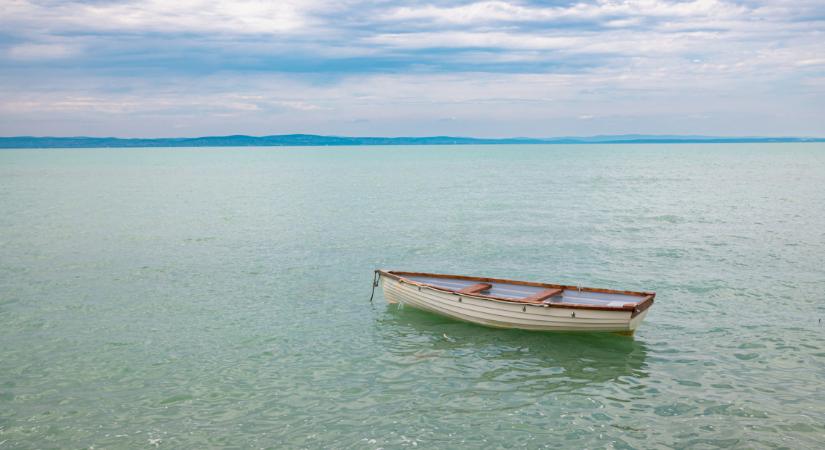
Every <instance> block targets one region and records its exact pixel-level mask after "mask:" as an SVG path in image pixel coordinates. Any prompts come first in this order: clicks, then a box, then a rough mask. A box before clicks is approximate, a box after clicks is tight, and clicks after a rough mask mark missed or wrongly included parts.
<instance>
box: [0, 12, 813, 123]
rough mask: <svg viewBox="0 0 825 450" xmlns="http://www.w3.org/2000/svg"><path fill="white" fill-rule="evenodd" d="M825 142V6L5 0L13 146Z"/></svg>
mask: <svg viewBox="0 0 825 450" xmlns="http://www.w3.org/2000/svg"><path fill="white" fill-rule="evenodd" d="M283 133H318V134H337V135H377V136H399V135H406V136H419V135H440V134H449V135H464V136H480V137H493V136H535V137H549V136H568V135H593V134H625V133H645V134H706V135H725V136H727V135H761V136H769V135H772V136H776V135H804V136H812V135H813V136H825V1H823V0H793V1H792V0H777V1H760V0H695V1H694V0H683V1H658V0H627V1H609V0H597V1H572V2H570V1H527V0H513V1H504V0H501V1H499V0H492V1H466V0H465V1H435V0H434V1H426V0H424V1H407V2H404V1H383V0H378V1H372V2H366V1H359V0H337V1H323V0H305V1H300V0H280V1H256V0H222V1H214V0H174V1H169V0H119V1H106V0H85V1H70V0H0V135H4V136H13V135H38V136H44V135H71V136H76V135H88V136H120V137H148V136H156V137H161V136H197V135H218V134H253V135H265V134H283Z"/></svg>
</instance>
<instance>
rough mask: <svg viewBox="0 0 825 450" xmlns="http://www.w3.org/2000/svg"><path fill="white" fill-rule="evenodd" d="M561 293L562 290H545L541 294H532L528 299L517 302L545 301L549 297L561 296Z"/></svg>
mask: <svg viewBox="0 0 825 450" xmlns="http://www.w3.org/2000/svg"><path fill="white" fill-rule="evenodd" d="M562 292H564V289H545V290H543V291H541V292H537V293H535V294H533V295H531V296H529V297H524V298H522V299H520V300H519V301H522V302H530V303H534V302H541V301H544V300H547V299H548V298H550V297H555V296H557V295H559V294H561V293H562Z"/></svg>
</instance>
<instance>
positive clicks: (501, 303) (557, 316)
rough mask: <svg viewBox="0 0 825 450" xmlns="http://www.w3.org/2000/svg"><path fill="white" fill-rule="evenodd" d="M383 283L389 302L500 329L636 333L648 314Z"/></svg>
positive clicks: (401, 282)
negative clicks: (506, 299) (559, 305)
mask: <svg viewBox="0 0 825 450" xmlns="http://www.w3.org/2000/svg"><path fill="white" fill-rule="evenodd" d="M380 282H381V286H382V287H383V291H384V298H385V299H386V300H387V302H389V303H399V304H403V305H407V306H410V307H413V308H417V309H421V310H425V311H430V312H433V313H436V314H440V315H442V316H447V317H451V318H453V319H457V320H462V321H466V322H471V323H476V324H479V325H485V326H489V327H496V328H517V329H522V330H535V331H584V332H619V333H627V334H632V333H633V332H634V331H635V330H636V328H637V327H638V326H639V324H641V322H642V320H644V317H645V316H646V315H647V308H645V309H644V310H641V311H639V310H638V309H636V310H634V309H630V310H601V309H595V308H584V309H580V308H575V307H570V306H565V307H551V306H550V305H548V304H541V303H519V302H516V301H505V300H497V299H492V298H480V297H478V296H473V295H466V294H461V293H458V292H449V291H445V290H443V289H439V288H437V287H432V286H427V285H422V284H420V283H414V282H412V283H411V282H410V281H409V280H405V279H403V278H399V277H390V276H381V277H380Z"/></svg>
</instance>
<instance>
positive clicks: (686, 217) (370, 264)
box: [0, 144, 825, 449]
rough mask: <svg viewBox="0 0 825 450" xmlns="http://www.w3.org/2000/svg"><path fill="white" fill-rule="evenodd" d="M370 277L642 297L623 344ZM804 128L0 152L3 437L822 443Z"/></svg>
mask: <svg viewBox="0 0 825 450" xmlns="http://www.w3.org/2000/svg"><path fill="white" fill-rule="evenodd" d="M376 267H383V268H395V269H405V270H417V271H433V272H448V273H460V274H475V275H485V276H496V277H512V278H521V279H531V280H545V281H551V282H560V283H570V284H583V285H590V286H600V287H610V288H619V289H639V290H655V291H657V293H658V296H657V302H656V304H655V305H654V307H653V309H651V312H650V314H649V315H648V317H647V319H646V321H645V323H644V324H643V325H642V327H641V328H640V330H639V331H638V332H637V334H636V336H635V338H627V337H621V336H616V335H606V336H601V335H576V334H537V333H529V332H520V331H508V330H493V329H486V328H482V327H478V326H474V325H469V324H464V323H459V322H453V321H450V320H448V319H443V318H439V317H435V316H432V315H429V314H427V313H423V312H418V311H415V310H412V309H409V308H407V309H401V308H397V307H394V306H393V307H390V306H387V305H386V304H384V302H383V299H382V298H381V297H380V295H379V294H376V296H377V297H378V298H377V300H378V301H376V302H375V304H374V305H370V303H369V301H368V298H369V294H370V281H371V279H372V270H373V269H374V268H376ZM821 319H825V145H822V144H762V145H711V144H706V145H689V144H682V145H640V146H636V145H613V146H610V145H604V146H601V145H595V146H587V145H578V146H560V145H558V146H461V147H362V148H249V149H247V148H243V149H239V148H222V149H206V148H203V149H99V150H92V149H88V150H87V149H78V150H20V151H17V150H3V151H0V449H7V448H90V447H95V448H147V447H160V448H176V449H179V448H192V449H196V448H209V447H234V448H260V447H288V448H302V447H307V448H318V447H329V448H359V449H360V448H403V447H408V448H411V447H417V448H451V449H452V448H477V447H480V446H488V447H516V448H518V447H524V448H536V447H543V446H547V447H553V448H560V447H561V448H585V447H587V448H602V447H614V448H633V447H635V448H650V447H673V448H715V447H737V448H770V447H786V448H794V449H798V448H817V447H820V446H821V445H822V442H825V324H823V323H821V322H820V320H821Z"/></svg>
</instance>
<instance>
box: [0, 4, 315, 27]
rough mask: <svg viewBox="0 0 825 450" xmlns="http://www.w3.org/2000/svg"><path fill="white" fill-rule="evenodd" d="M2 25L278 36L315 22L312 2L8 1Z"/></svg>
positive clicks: (1, 20) (1, 17) (0, 20)
mask: <svg viewBox="0 0 825 450" xmlns="http://www.w3.org/2000/svg"><path fill="white" fill-rule="evenodd" d="M7 1H9V4H7V5H5V7H4V9H3V11H2V12H0V23H5V24H7V25H9V24H13V25H16V26H17V27H18V28H23V27H21V25H26V26H28V27H32V28H34V29H36V30H41V31H45V32H60V31H76V32H77V31H81V32H82V31H87V32H92V31H118V32H122V31H139V32H159V33H181V32H202V33H209V32H213V33H230V34H241V35H242V34H278V33H288V32H296V31H300V30H302V29H304V28H306V27H308V26H310V25H311V24H312V19H311V16H310V11H311V10H312V9H313V8H315V7H317V6H318V5H317V3H316V2H313V1H296V0H278V1H274V2H273V1H262V0H223V1H210V0H175V1H164V0H129V1H123V2H116V3H82V2H71V1H68V2H62V3H58V4H54V3H48V4H43V3H40V2H36V1H32V0H7Z"/></svg>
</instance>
